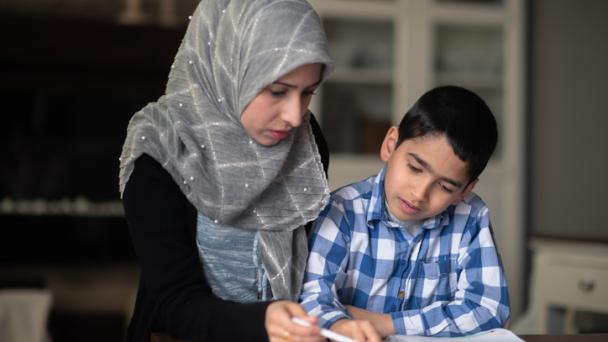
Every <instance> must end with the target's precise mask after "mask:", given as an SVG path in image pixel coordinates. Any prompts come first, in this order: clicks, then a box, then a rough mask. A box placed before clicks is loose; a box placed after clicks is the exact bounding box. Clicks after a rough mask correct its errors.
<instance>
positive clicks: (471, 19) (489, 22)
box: [431, 2, 505, 27]
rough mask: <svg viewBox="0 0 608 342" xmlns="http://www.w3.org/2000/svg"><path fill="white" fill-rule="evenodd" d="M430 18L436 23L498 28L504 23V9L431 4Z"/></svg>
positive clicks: (456, 4) (463, 3) (476, 5)
mask: <svg viewBox="0 0 608 342" xmlns="http://www.w3.org/2000/svg"><path fill="white" fill-rule="evenodd" d="M433 4H434V6H433V7H432V8H431V13H432V18H433V20H434V21H435V22H437V23H450V24H460V25H484V26H497V27H500V26H501V25H503V23H504V21H505V9H504V8H503V6H502V5H500V4H481V5H480V4H473V3H465V2H456V3H452V2H450V3H437V2H433Z"/></svg>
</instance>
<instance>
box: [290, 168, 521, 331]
mask: <svg viewBox="0 0 608 342" xmlns="http://www.w3.org/2000/svg"><path fill="white" fill-rule="evenodd" d="M384 174H385V170H384V169H383V170H381V171H380V172H379V173H378V175H376V176H373V177H370V178H368V179H366V180H364V181H361V182H358V183H354V184H351V185H348V186H346V187H344V188H341V189H339V190H338V191H336V192H334V193H332V196H331V201H330V203H329V204H328V205H327V207H326V208H325V209H324V210H323V211H322V212H321V215H320V216H319V218H318V219H317V221H316V222H315V224H314V229H313V234H312V236H311V240H310V250H311V251H310V256H309V259H308V265H307V270H306V278H305V281H304V288H303V292H302V294H301V296H300V301H301V303H302V305H303V307H304V309H305V310H306V311H307V312H308V313H309V314H311V315H314V316H317V317H319V319H320V323H321V324H322V325H323V326H324V327H326V328H329V327H330V326H331V325H332V324H333V323H334V322H335V321H337V320H339V319H342V318H350V316H349V315H348V313H347V312H346V309H345V307H344V305H353V306H355V307H359V308H363V309H367V310H370V311H374V312H380V313H390V314H391V318H392V321H393V325H394V327H395V330H396V333H397V334H402V335H435V336H459V335H465V334H472V333H476V332H479V331H482V330H488V329H492V328H497V327H502V326H504V325H505V324H506V322H507V319H508V317H509V295H508V291H507V284H506V281H505V276H504V272H503V269H502V265H501V263H500V258H499V255H498V251H497V250H496V246H495V245H494V240H493V236H492V235H493V233H492V229H491V227H490V219H489V216H488V208H487V207H486V205H485V203H484V202H483V201H482V200H481V198H479V197H478V196H477V195H475V194H473V193H471V195H469V196H468V197H467V198H466V199H465V200H464V201H461V202H460V203H459V204H458V205H457V206H453V205H452V206H450V207H448V208H447V209H446V210H444V211H443V212H442V213H440V214H439V215H437V216H435V217H432V218H429V219H427V220H425V221H423V222H422V223H421V226H422V228H421V229H418V230H417V231H414V235H412V234H411V233H410V232H409V230H408V229H405V228H402V227H400V226H396V225H395V223H393V222H394V221H392V220H391V218H390V215H389V214H388V212H387V208H386V205H385V202H384Z"/></svg>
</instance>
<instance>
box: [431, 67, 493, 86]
mask: <svg viewBox="0 0 608 342" xmlns="http://www.w3.org/2000/svg"><path fill="white" fill-rule="evenodd" d="M437 83H438V84H443V85H447V84H452V85H459V86H462V87H465V88H471V89H486V90H501V89H502V87H503V80H502V77H501V76H500V75H497V74H490V73H482V72H472V71H439V72H437Z"/></svg>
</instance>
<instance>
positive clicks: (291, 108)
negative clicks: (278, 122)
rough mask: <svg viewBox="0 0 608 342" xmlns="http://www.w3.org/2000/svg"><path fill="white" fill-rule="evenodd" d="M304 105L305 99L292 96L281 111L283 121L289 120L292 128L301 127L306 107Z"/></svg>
mask: <svg viewBox="0 0 608 342" xmlns="http://www.w3.org/2000/svg"><path fill="white" fill-rule="evenodd" d="M303 107H304V103H303V101H302V100H301V99H300V98H299V97H297V96H292V97H290V98H289V99H288V100H287V102H286V103H285V105H284V106H283V110H282V113H281V118H282V119H283V121H285V122H287V123H288V124H289V126H290V127H291V128H295V127H299V126H300V125H301V124H302V117H303V115H304V111H305V110H306V108H303Z"/></svg>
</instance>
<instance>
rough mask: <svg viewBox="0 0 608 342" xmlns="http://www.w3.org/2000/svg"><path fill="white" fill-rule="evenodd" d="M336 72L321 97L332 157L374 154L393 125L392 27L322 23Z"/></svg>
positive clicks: (340, 21) (385, 23) (358, 22)
mask: <svg viewBox="0 0 608 342" xmlns="http://www.w3.org/2000/svg"><path fill="white" fill-rule="evenodd" d="M324 27H325V30H326V33H327V37H328V41H329V50H330V55H331V56H332V58H333V59H334V61H335V64H336V69H335V72H334V74H333V75H332V76H331V78H330V79H329V80H328V81H327V82H326V83H325V84H324V85H323V87H322V90H321V94H320V95H321V96H320V101H321V104H320V112H321V113H322V115H321V120H320V121H321V126H322V128H323V131H324V132H325V135H326V139H327V142H328V145H329V149H330V152H331V153H345V154H370V153H371V154H377V152H378V149H379V147H380V144H381V143H382V139H383V138H384V134H385V133H386V130H387V129H388V128H389V127H390V125H391V113H392V89H393V87H392V82H393V77H392V74H393V72H392V71H393V23H392V22H391V21H370V20H364V19H359V20H345V19H339V18H338V19H336V18H326V19H325V20H324Z"/></svg>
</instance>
